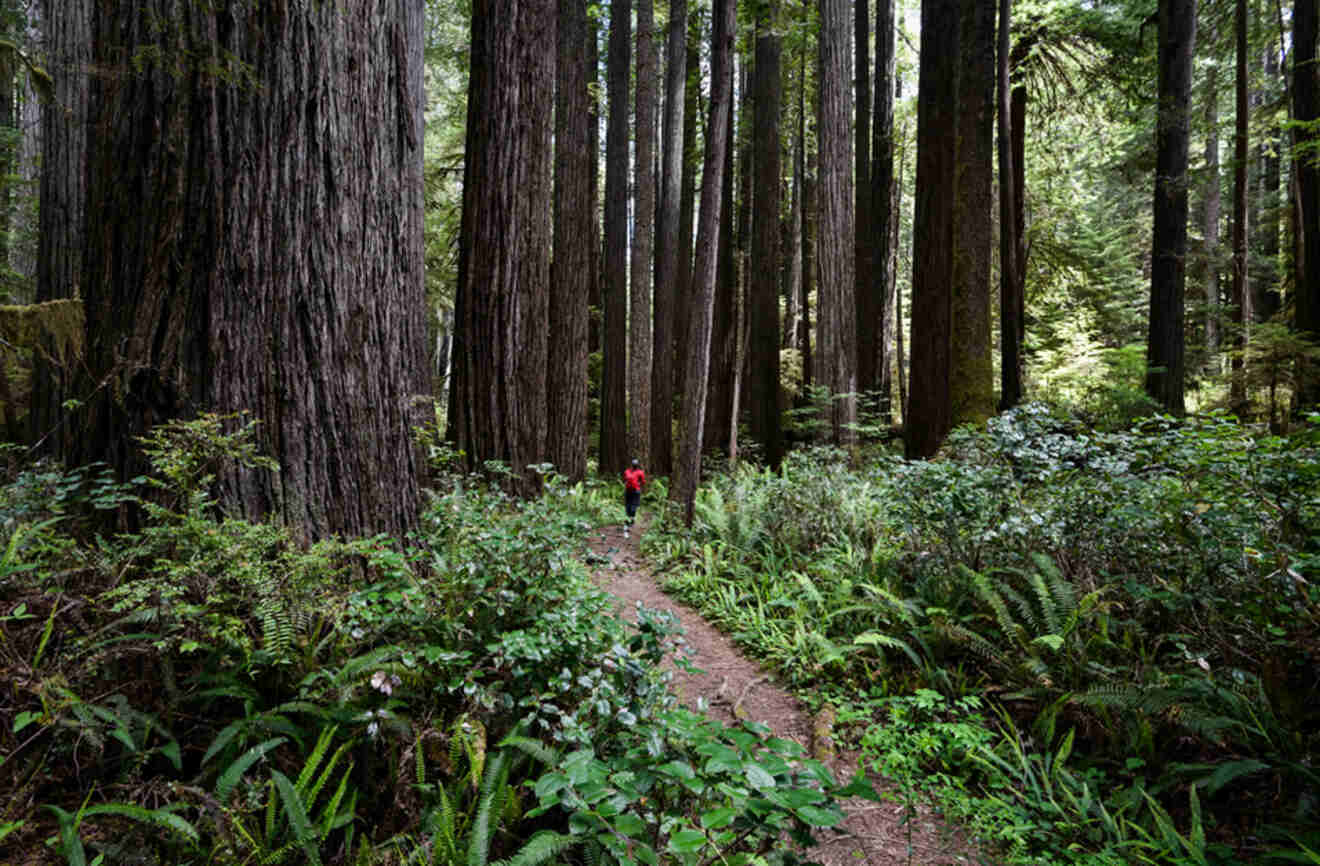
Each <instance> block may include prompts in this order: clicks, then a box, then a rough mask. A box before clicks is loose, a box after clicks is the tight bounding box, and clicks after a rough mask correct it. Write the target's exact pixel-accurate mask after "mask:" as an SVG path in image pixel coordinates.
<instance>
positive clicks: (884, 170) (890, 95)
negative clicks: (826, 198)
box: [857, 0, 898, 426]
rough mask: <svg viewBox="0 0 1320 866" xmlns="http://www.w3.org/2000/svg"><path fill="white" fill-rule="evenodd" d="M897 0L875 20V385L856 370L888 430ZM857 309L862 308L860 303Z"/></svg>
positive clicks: (862, 351) (862, 280)
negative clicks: (872, 394) (872, 392)
mask: <svg viewBox="0 0 1320 866" xmlns="http://www.w3.org/2000/svg"><path fill="white" fill-rule="evenodd" d="M894 4H895V0H876V19H875V111H874V113H873V119H872V122H873V126H872V130H871V223H870V224H871V227H872V237H871V246H872V249H873V250H874V251H875V262H874V265H873V267H872V269H871V271H869V272H865V273H859V274H858V277H857V285H858V291H859V292H860V291H862V286H863V285H865V286H866V292H868V293H870V294H871V295H872V297H873V298H874V299H875V301H874V303H875V309H874V311H873V313H872V315H871V324H870V325H869V326H868V327H869V329H870V330H871V331H872V333H873V334H874V336H873V338H872V339H873V341H874V343H875V346H874V348H873V349H869V350H868V349H866V348H865V347H864V341H863V339H862V334H861V331H860V330H859V331H858V334H857V344H858V358H859V359H860V358H862V357H863V356H864V355H866V354H867V353H868V352H869V353H870V354H872V355H873V356H874V358H875V362H874V363H875V367H876V370H875V374H874V379H873V384H867V382H866V380H865V379H864V378H863V376H862V371H861V370H860V369H859V370H858V382H859V384H860V387H861V388H862V390H863V391H866V390H875V391H877V392H878V395H879V402H878V404H877V408H878V410H879V412H880V423H882V424H884V425H885V426H888V425H889V424H890V423H892V421H893V408H892V406H891V398H890V394H891V392H892V390H893V389H892V385H893V380H892V376H891V374H890V372H889V346H890V343H892V342H893V337H892V333H893V329H892V328H891V326H890V320H891V318H892V316H893V310H892V304H891V303H890V296H891V295H892V294H893V286H894V269H893V262H894V259H895V257H896V254H897V244H896V243H895V242H894V241H895V239H896V234H895V232H894V228H895V226H896V225H897V224H898V211H897V210H895V208H894V189H895V183H896V182H895V177H894V74H895V68H896V63H895V59H896V56H897V52H896V51H895V50H894V49H895V45H896V39H895V32H894ZM857 306H858V309H859V310H860V309H861V308H862V306H863V304H862V301H861V299H860V297H859V299H858V304H857Z"/></svg>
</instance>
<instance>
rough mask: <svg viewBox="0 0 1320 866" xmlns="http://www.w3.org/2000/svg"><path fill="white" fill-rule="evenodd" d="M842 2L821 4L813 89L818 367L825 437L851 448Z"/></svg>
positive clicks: (853, 326) (852, 311) (849, 212)
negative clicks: (816, 96) (827, 407)
mask: <svg viewBox="0 0 1320 866" xmlns="http://www.w3.org/2000/svg"><path fill="white" fill-rule="evenodd" d="M848 43H849V40H848V4H847V2H846V0H821V4H820V37H819V44H818V48H819V64H820V67H819V68H820V72H819V75H818V76H817V85H818V86H819V88H820V104H819V105H818V106H817V112H818V116H819V121H818V125H817V135H818V140H819V142H820V179H819V187H818V190H817V194H818V202H819V206H820V230H819V233H818V235H817V238H818V250H817V255H818V266H817V269H818V270H819V272H820V296H819V299H818V300H819V305H818V313H819V321H820V324H819V327H818V330H819V333H820V346H819V350H820V351H819V355H818V360H819V365H820V374H821V375H820V377H819V381H820V383H821V384H823V385H825V386H826V387H828V388H829V391H830V396H831V398H832V399H831V412H830V431H831V438H832V441H833V442H834V443H835V444H838V445H844V444H849V443H851V442H852V441H853V440H854V438H855V437H856V434H855V432H854V431H853V429H852V426H853V424H855V422H856V421H857V398H856V391H857V368H856V360H857V312H856V301H855V298H854V293H855V290H856V285H855V282H854V274H853V267H854V264H855V262H854V256H855V255H856V248H855V245H856V242H857V236H856V233H855V232H854V230H853V207H854V200H853V184H852V168H853V166H852V154H851V150H852V137H851V125H852V124H851V116H850V115H851V111H850V105H849V101H850V94H849V93H848V82H849V81H851V80H852V52H851V51H850V50H849V44H848Z"/></svg>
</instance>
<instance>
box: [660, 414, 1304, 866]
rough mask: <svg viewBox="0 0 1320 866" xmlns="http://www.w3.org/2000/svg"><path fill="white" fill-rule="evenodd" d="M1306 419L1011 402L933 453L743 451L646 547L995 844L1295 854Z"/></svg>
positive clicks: (1300, 854) (1162, 856) (1114, 851)
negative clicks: (1091, 420) (765, 463)
mask: <svg viewBox="0 0 1320 866" xmlns="http://www.w3.org/2000/svg"><path fill="white" fill-rule="evenodd" d="M1318 423H1320V418H1316V417H1312V418H1311V420H1310V422H1309V424H1308V425H1306V426H1305V427H1304V429H1302V430H1301V431H1300V432H1298V433H1296V434H1294V435H1292V436H1291V437H1288V438H1281V437H1277V436H1266V435H1263V434H1259V433H1257V432H1253V431H1252V430H1249V429H1246V428H1244V427H1242V426H1241V425H1239V424H1237V423H1236V422H1235V421H1234V420H1233V419H1231V418H1229V417H1226V416H1222V415H1211V416H1207V417H1200V418H1195V419H1189V420H1187V421H1185V422H1176V421H1174V420H1172V419H1168V418H1152V419H1147V420H1144V421H1141V422H1139V423H1138V424H1137V425H1136V426H1134V427H1133V428H1132V429H1130V430H1127V431H1125V432H1119V433H1097V432H1094V431H1092V430H1090V429H1088V428H1085V427H1084V426H1082V425H1081V424H1080V423H1079V422H1077V421H1075V420H1073V419H1071V418H1069V417H1067V416H1064V415H1057V414H1054V413H1052V412H1051V411H1050V410H1048V409H1047V408H1046V407H1043V406H1040V405H1031V406H1026V407H1023V408H1021V409H1018V410H1015V411H1014V412H1011V413H1007V414H1005V415H1003V416H1001V417H999V418H996V419H993V420H991V421H990V422H989V424H988V425H987V427H986V428H985V429H984V430H981V431H975V430H971V429H963V430H959V431H956V432H955V434H954V435H953V436H952V437H951V438H950V440H949V442H948V444H947V446H946V448H945V450H944V452H943V453H942V454H941V456H940V458H939V459H935V460H931V461H923V462H908V461H905V460H903V459H901V458H899V457H896V456H893V455H891V454H888V453H883V452H881V453H874V454H866V455H865V457H864V458H863V457H858V456H857V455H853V458H852V459H851V460H850V459H848V457H849V456H848V455H845V454H842V453H840V452H837V451H831V450H827V449H814V450H803V451H798V452H795V453H793V454H791V455H790V456H789V457H788V458H787V459H786V460H785V462H784V465H783V467H782V470H781V471H779V472H771V471H768V470H764V469H759V468H757V467H754V466H749V465H746V464H744V465H743V466H741V467H739V468H738V470H737V471H736V472H734V473H733V474H732V475H727V474H726V475H724V476H720V477H718V478H715V479H713V480H712V482H711V483H710V484H709V485H708V486H706V487H703V488H702V489H701V491H700V492H699V494H698V500H697V504H696V523H695V526H694V527H693V529H692V530H691V531H690V532H688V531H684V530H682V529H681V528H680V527H678V526H676V525H675V524H673V523H670V524H668V525H667V526H660V527H657V529H659V530H660V531H656V532H653V533H651V534H650V535H648V537H647V539H646V541H645V542H644V543H645V545H646V549H647V551H648V552H649V553H650V555H651V556H652V557H653V558H655V559H656V560H657V561H659V562H660V563H661V564H662V567H664V568H665V569H666V570H667V573H668V586H669V588H670V589H672V590H674V591H677V592H678V593H679V594H680V595H681V596H682V597H684V598H685V599H686V600H688V601H689V602H691V603H692V604H694V605H695V606H697V607H699V608H700V609H701V610H702V611H703V612H704V613H705V614H706V615H707V616H708V617H710V618H711V619H713V620H714V621H716V622H717V623H719V624H720V625H721V626H722V627H723V628H724V629H725V630H726V631H728V632H729V633H730V634H732V635H734V636H735V637H736V638H737V639H738V640H739V641H740V642H741V643H742V644H743V645H744V646H745V647H747V648H748V649H749V650H750V651H751V652H753V653H754V654H756V655H758V656H760V657H762V658H764V659H766V660H767V661H768V662H769V663H770V664H772V665H773V666H774V667H775V668H776V669H777V670H778V671H780V672H781V674H782V675H783V676H784V677H785V678H786V679H787V680H788V681H789V682H790V683H792V684H794V685H796V686H798V687H799V688H801V689H802V690H803V691H804V692H805V693H806V694H807V695H808V697H809V699H811V697H810V696H812V695H815V696H818V697H816V698H814V699H815V700H817V701H823V702H827V703H830V704H832V705H833V706H834V707H835V709H836V712H837V714H838V718H839V730H840V733H841V735H842V736H843V738H844V739H845V741H846V742H847V743H848V744H850V745H851V746H854V747H856V748H858V749H859V750H860V754H861V755H862V757H863V760H864V762H865V763H866V765H867V766H868V767H869V768H871V769H877V770H881V771H884V772H885V773H886V774H888V775H889V776H890V777H891V778H892V779H894V780H895V781H896V782H897V784H898V788H899V790H900V791H902V792H903V794H902V795H901V796H903V797H906V798H909V799H913V798H916V799H926V798H930V799H932V800H934V801H935V802H936V803H937V804H939V805H940V806H941V807H942V808H943V809H944V810H945V811H946V812H947V813H949V814H950V815H952V816H954V817H957V818H959V819H960V820H961V821H963V822H965V823H966V824H967V825H968V826H969V827H970V828H971V829H972V831H973V832H975V833H976V834H977V835H978V836H979V837H980V838H981V839H982V840H984V841H986V842H988V843H992V844H991V845H990V848H989V850H996V851H1002V852H1003V856H1004V858H1005V860H1006V862H1010V863H1038V862H1059V863H1196V864H1216V863H1222V864H1229V863H1244V862H1303V863H1317V862H1320V857H1318V856H1317V854H1316V853H1315V852H1317V851H1320V770H1318V769H1317V758H1318V757H1320V755H1318V754H1317V750H1318V749H1320V680H1317V676H1316V671H1317V670H1320V665H1317V662H1320V588H1317V586H1316V583H1317V581H1320V426H1317V424H1318Z"/></svg>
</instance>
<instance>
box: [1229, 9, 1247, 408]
mask: <svg viewBox="0 0 1320 866" xmlns="http://www.w3.org/2000/svg"><path fill="white" fill-rule="evenodd" d="M1233 30H1234V36H1235V39H1234V41H1235V42H1236V44H1237V64H1236V70H1235V75H1234V78H1235V84H1236V96H1237V99H1236V106H1235V109H1236V117H1235V118H1234V120H1235V125H1236V129H1235V131H1234V136H1233V159H1234V165H1233V324H1234V325H1236V326H1237V331H1238V332H1237V334H1235V335H1234V344H1235V348H1236V349H1237V352H1236V353H1235V355H1234V358H1233V383H1232V392H1231V395H1230V398H1229V402H1230V404H1231V405H1232V407H1233V411H1234V412H1235V413H1236V414H1237V416H1238V417H1239V418H1246V415H1247V409H1248V405H1247V382H1246V373H1247V371H1246V358H1245V357H1244V356H1245V354H1246V349H1247V339H1248V335H1247V326H1248V325H1249V324H1250V322H1251V292H1250V290H1249V288H1248V285H1247V229H1248V226H1247V149H1248V146H1249V142H1248V137H1247V136H1248V132H1247V128H1248V126H1247V125H1248V123H1249V116H1248V111H1247V2H1246V0H1236V3H1234V24H1233Z"/></svg>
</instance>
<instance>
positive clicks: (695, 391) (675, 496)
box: [669, 0, 736, 526]
mask: <svg viewBox="0 0 1320 866" xmlns="http://www.w3.org/2000/svg"><path fill="white" fill-rule="evenodd" d="M735 8H736V7H735V4H734V0H715V7H714V12H713V16H712V17H713V22H712V24H713V28H712V29H713V32H712V34H711V98H710V114H709V119H708V121H707V123H706V155H705V159H704V161H703V164H702V175H701V221H700V224H699V226H698V228H697V248H696V255H695V258H694V261H693V268H692V304H691V307H690V310H689V314H690V316H691V324H690V327H689V329H688V334H689V341H688V352H687V357H686V359H685V363H686V365H687V375H686V381H687V388H686V389H685V390H684V392H683V439H682V443H683V444H682V448H681V450H680V451H679V462H678V467H677V472H676V474H675V478H674V484H673V486H672V487H671V488H670V496H669V498H670V500H671V501H673V502H675V503H678V504H680V505H681V507H682V508H683V516H684V520H685V521H686V523H687V525H688V526H691V525H692V517H693V507H694V503H695V502H696V495H697V483H698V482H699V481H700V477H701V439H702V427H703V422H704V420H705V419H704V414H705V409H706V406H705V403H706V377H707V375H708V373H709V364H708V360H709V358H710V331H711V318H712V313H713V307H714V298H715V264H716V262H715V258H716V252H717V249H716V248H717V246H718V242H719V237H718V235H719V225H720V212H721V209H722V206H723V198H724V184H723V178H722V174H723V171H722V170H721V169H722V168H723V166H724V155H725V148H726V146H727V144H728V137H729V105H730V101H731V97H732V90H733V65H732V60H733V58H732V54H733V37H734V33H735V32H736V31H735V25H736V21H735Z"/></svg>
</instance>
